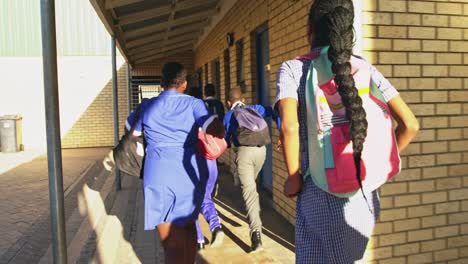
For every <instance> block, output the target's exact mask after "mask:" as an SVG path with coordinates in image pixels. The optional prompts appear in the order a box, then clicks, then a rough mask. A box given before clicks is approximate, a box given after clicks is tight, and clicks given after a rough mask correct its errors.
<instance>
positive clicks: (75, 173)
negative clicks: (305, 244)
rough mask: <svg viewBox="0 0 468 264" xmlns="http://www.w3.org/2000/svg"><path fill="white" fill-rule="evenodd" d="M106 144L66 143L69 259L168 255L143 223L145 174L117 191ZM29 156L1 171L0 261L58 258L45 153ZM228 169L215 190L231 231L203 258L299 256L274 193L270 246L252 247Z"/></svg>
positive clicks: (268, 218) (143, 259)
mask: <svg viewBox="0 0 468 264" xmlns="http://www.w3.org/2000/svg"><path fill="white" fill-rule="evenodd" d="M108 151H109V149H108V148H103V149H76V150H64V151H63V163H64V187H65V189H66V201H65V207H66V225H67V226H66V228H67V246H68V260H69V263H163V262H164V261H163V250H162V248H161V246H160V243H159V240H158V236H157V234H156V232H155V231H144V230H143V219H144V218H143V212H144V211H143V194H142V189H141V181H140V180H139V179H136V178H133V177H128V176H124V177H123V189H122V191H119V192H116V191H115V186H114V178H115V177H114V173H113V171H111V170H108V169H106V167H105V166H104V165H103V159H104V157H105V156H106V155H107V153H108ZM36 154H37V153H36ZM23 156H24V158H23V159H21V158H18V157H16V158H12V159H10V161H11V160H16V162H17V166H10V169H9V170H8V171H5V172H3V173H2V174H1V175H0V177H1V178H2V180H3V183H2V185H1V189H0V199H1V200H2V203H0V226H1V228H0V237H1V238H2V239H1V240H0V241H1V243H0V263H52V249H51V245H50V219H49V215H48V189H47V187H48V186H47V184H48V183H47V165H46V157H45V156H44V155H42V156H39V157H37V158H35V159H33V160H31V158H33V157H34V155H32V154H30V155H25V153H23ZM2 160H3V161H4V160H6V159H2V157H1V156H0V161H2ZM21 160H23V161H28V162H26V163H24V164H21ZM20 164H21V165H20ZM0 168H3V166H0ZM226 171H227V170H226V169H225V168H223V167H221V168H220V172H221V173H220V177H219V178H220V181H219V182H220V188H219V191H218V196H217V197H216V203H217V205H216V206H217V209H218V211H219V214H220V216H221V219H222V223H223V225H224V230H225V233H226V237H225V240H224V243H223V246H222V247H220V248H210V247H209V246H207V248H206V249H205V250H203V251H200V252H199V254H198V256H197V263H293V262H294V246H293V244H294V243H293V241H292V240H293V227H292V226H291V225H290V224H289V223H288V222H286V221H285V220H284V219H283V218H282V217H281V216H279V215H278V214H276V213H275V212H274V211H273V210H272V209H270V208H269V207H268V206H267V204H268V202H267V201H268V199H263V201H262V202H263V203H262V208H263V211H262V219H263V221H264V230H263V233H264V235H263V241H264V247H265V250H264V251H261V252H258V253H249V251H250V250H249V247H250V239H249V231H248V224H247V223H246V216H245V211H244V210H243V209H242V198H241V193H240V189H237V188H235V187H234V186H232V180H231V176H230V175H229V174H228V173H227V172H226ZM261 196H262V197H268V194H265V193H262V194H261ZM201 223H202V227H203V229H204V234H205V236H206V237H207V238H209V239H210V238H211V234H210V232H209V231H208V227H207V224H206V222H205V221H204V220H201Z"/></svg>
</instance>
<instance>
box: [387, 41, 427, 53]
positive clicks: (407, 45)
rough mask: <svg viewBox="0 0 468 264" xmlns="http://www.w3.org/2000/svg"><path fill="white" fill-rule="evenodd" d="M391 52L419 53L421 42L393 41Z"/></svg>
mask: <svg viewBox="0 0 468 264" xmlns="http://www.w3.org/2000/svg"><path fill="white" fill-rule="evenodd" d="M393 50H395V51H421V40H408V39H404V40H403V39H394V40H393Z"/></svg>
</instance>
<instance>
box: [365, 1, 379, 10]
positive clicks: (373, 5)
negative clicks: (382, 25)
mask: <svg viewBox="0 0 468 264" xmlns="http://www.w3.org/2000/svg"><path fill="white" fill-rule="evenodd" d="M362 10H363V11H376V10H377V0H364V1H363V2H362Z"/></svg>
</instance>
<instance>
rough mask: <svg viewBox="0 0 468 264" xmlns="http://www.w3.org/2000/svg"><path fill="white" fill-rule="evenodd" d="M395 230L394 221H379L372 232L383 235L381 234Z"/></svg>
mask: <svg viewBox="0 0 468 264" xmlns="http://www.w3.org/2000/svg"><path fill="white" fill-rule="evenodd" d="M392 232H393V223H392V222H385V223H381V222H377V224H376V226H375V228H374V231H373V232H372V234H373V235H374V236H375V235H381V234H390V233H392Z"/></svg>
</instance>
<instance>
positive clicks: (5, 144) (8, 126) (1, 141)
mask: <svg viewBox="0 0 468 264" xmlns="http://www.w3.org/2000/svg"><path fill="white" fill-rule="evenodd" d="M22 120H23V118H22V117H21V116H19V115H4V116H0V151H1V152H5V153H9V152H18V151H21V150H23V142H22V140H23V138H22V133H23V129H22V123H21V122H22Z"/></svg>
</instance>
